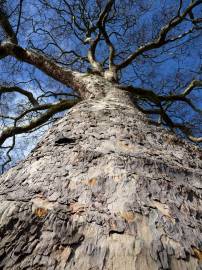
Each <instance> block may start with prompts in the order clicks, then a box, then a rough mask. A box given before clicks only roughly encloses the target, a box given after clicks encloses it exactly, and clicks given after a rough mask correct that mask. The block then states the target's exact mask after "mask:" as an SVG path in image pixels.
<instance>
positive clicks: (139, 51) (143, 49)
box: [117, 0, 202, 69]
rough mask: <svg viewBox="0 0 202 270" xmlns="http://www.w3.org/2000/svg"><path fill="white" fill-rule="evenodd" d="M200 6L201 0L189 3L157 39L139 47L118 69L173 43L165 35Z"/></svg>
mask: <svg viewBox="0 0 202 270" xmlns="http://www.w3.org/2000/svg"><path fill="white" fill-rule="evenodd" d="M200 4H202V0H198V1H193V2H191V3H190V5H189V6H188V7H187V8H186V10H185V11H184V12H183V13H182V14H181V15H178V16H177V17H174V18H173V19H172V20H170V22H169V23H168V24H166V25H165V26H164V27H162V28H161V30H160V32H159V34H158V37H157V39H155V40H154V41H151V42H149V43H147V44H145V45H143V46H141V47H139V48H138V49H137V50H136V51H135V52H133V53H132V54H131V55H130V56H129V57H128V58H127V59H125V60H124V61H123V62H122V63H120V64H118V65H117V68H118V69H122V68H125V67H127V66H128V65H129V64H131V62H132V61H133V60H135V59H136V58H137V57H138V56H139V55H142V54H143V53H144V52H147V51H150V50H153V49H157V48H160V47H162V46H163V45H165V44H167V43H168V42H172V41H175V40H176V38H174V39H173V40H172V39H171V38H170V39H169V40H166V37H167V34H168V33H169V32H170V31H171V30H172V29H174V28H175V27H176V26H177V25H179V24H180V23H181V22H182V21H183V20H184V19H185V17H186V16H187V15H188V14H190V12H191V11H192V10H193V9H194V8H195V7H196V6H198V5H200ZM182 37H184V34H182V35H181V36H178V38H182Z"/></svg>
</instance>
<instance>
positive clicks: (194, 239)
mask: <svg viewBox="0 0 202 270" xmlns="http://www.w3.org/2000/svg"><path fill="white" fill-rule="evenodd" d="M83 80H84V85H85V91H84V88H83V92H82V90H81V93H83V94H82V95H83V97H84V98H85V99H86V100H84V101H82V102H81V103H79V104H78V105H76V106H75V107H74V108H72V109H71V110H70V111H69V112H68V114H67V115H66V116H65V117H64V118H63V119H61V120H60V121H58V122H57V123H55V124H54V125H53V127H52V128H51V129H50V130H49V131H48V133H47V134H46V135H45V136H44V138H43V139H42V141H41V142H40V143H39V144H38V146H37V147H36V148H35V149H34V150H33V151H32V153H31V154H30V155H29V157H28V158H27V159H26V160H25V161H23V162H21V163H20V164H18V165H17V166H16V167H15V168H13V169H11V170H10V171H8V172H7V173H5V174H4V175H3V176H2V177H1V179H0V185H1V188H0V190H1V191H0V192H1V195H0V200H1V204H0V220H1V223H0V237H1V242H0V256H1V262H0V268H1V269H25V268H27V269H89V270H90V269H91V270H92V269H97V270H98V269H99V270H101V269H102V270H104V269H105V270H109V269H113V270H115V269H120V270H122V269H127V270H134V269H137V270H142V269H155V270H156V269H178V270H181V269H192V270H194V269H199V265H200V260H201V258H202V252H201V246H200V239H199V238H200V236H201V235H200V233H199V223H200V222H201V220H200V219H199V216H200V214H199V207H200V199H199V196H200V180H201V175H202V174H201V168H202V164H201V159H200V151H199V149H197V148H196V147H194V146H192V145H190V144H188V143H186V142H182V141H180V140H178V139H176V137H175V136H173V135H172V134H170V133H168V132H166V131H165V130H163V129H162V128H159V127H155V126H150V125H149V124H148V122H147V119H146V118H145V117H144V116H143V115H142V114H141V113H140V112H139V111H137V110H136V108H135V107H134V106H133V102H132V101H131V99H130V96H129V94H128V93H127V92H123V91H121V90H119V89H118V88H116V85H115V84H112V83H110V82H106V81H105V80H104V79H101V78H100V77H93V76H86V77H83ZM87 90H88V91H87ZM197 267H198V268H197Z"/></svg>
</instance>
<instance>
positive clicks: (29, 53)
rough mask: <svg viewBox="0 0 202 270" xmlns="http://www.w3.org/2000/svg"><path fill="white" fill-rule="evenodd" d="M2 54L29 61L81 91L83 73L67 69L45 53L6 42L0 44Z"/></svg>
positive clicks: (0, 53) (56, 78)
mask: <svg viewBox="0 0 202 270" xmlns="http://www.w3.org/2000/svg"><path fill="white" fill-rule="evenodd" d="M0 55H4V56H5V55H10V56H13V57H15V58H16V59H18V60H20V61H23V62H26V63H29V64H31V65H33V66H35V67H36V68H38V69H40V70H41V71H43V72H44V73H46V74H47V75H49V76H50V77H52V78H54V79H55V80H57V81H59V82H61V83H63V84H65V85H67V86H68V87H71V88H72V89H74V90H75V91H78V92H79V90H80V88H81V86H82V80H79V75H81V74H80V73H79V72H73V71H72V70H70V69H66V68H64V67H62V66H60V65H59V64H57V63H55V62H54V61H53V60H52V59H50V58H48V57H47V56H45V55H44V54H40V53H38V52H36V51H34V50H28V49H24V48H22V47H20V46H18V45H16V44H13V43H7V42H6V43H3V44H2V45H1V46H0Z"/></svg>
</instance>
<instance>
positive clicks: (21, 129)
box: [0, 100, 77, 145]
mask: <svg viewBox="0 0 202 270" xmlns="http://www.w3.org/2000/svg"><path fill="white" fill-rule="evenodd" d="M75 103H77V101H76V102H75V101H74V100H62V101H60V102H59V103H57V104H53V105H52V106H51V107H50V109H48V110H47V111H46V112H45V113H43V114H41V115H40V116H39V117H38V118H36V119H33V120H31V121H30V122H29V124H25V125H24V126H16V125H14V126H13V127H8V128H6V129H5V130H3V132H2V133H1V135H0V145H2V144H3V143H4V142H5V140H6V139H8V138H10V137H12V136H14V135H18V134H22V133H26V132H28V131H31V130H33V129H34V128H36V127H39V126H40V125H42V124H44V123H46V122H47V121H48V120H49V119H50V118H51V117H52V116H53V115H55V114H56V113H58V112H61V111H64V110H67V109H69V108H71V107H72V106H74V105H75Z"/></svg>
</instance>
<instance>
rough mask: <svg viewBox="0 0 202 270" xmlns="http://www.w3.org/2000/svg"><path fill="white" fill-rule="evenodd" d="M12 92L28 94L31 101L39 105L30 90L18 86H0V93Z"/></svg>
mask: <svg viewBox="0 0 202 270" xmlns="http://www.w3.org/2000/svg"><path fill="white" fill-rule="evenodd" d="M12 92H18V93H20V94H22V95H24V96H26V97H27V98H28V99H29V101H30V103H31V104H32V105H33V106H38V105H39V103H38V101H37V100H36V99H35V98H34V96H33V94H32V93H31V92H29V91H26V90H24V89H22V88H20V87H18V86H11V87H9V86H0V94H3V93H12Z"/></svg>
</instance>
